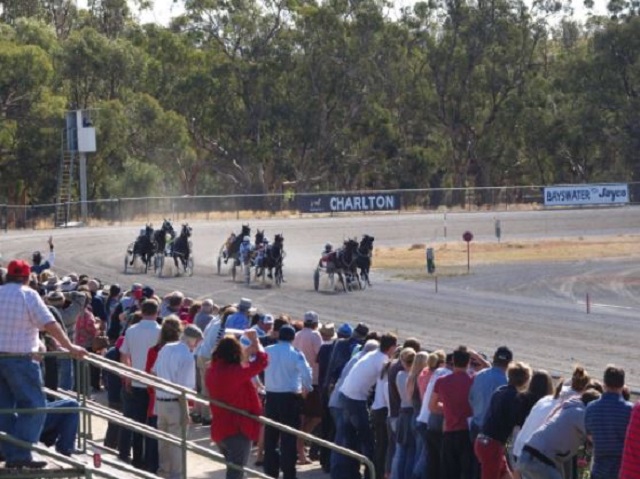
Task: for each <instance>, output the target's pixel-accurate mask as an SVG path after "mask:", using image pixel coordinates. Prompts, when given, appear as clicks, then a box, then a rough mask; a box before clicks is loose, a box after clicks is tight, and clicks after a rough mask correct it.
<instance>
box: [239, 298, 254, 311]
mask: <svg viewBox="0 0 640 479" xmlns="http://www.w3.org/2000/svg"><path fill="white" fill-rule="evenodd" d="M251 304H252V303H251V300H250V299H249V298H240V302H239V303H238V310H239V311H249V310H250V309H251Z"/></svg>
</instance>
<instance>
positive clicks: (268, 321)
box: [260, 314, 274, 324]
mask: <svg viewBox="0 0 640 479" xmlns="http://www.w3.org/2000/svg"><path fill="white" fill-rule="evenodd" d="M260 321H261V322H262V324H273V323H274V319H273V316H272V315H270V314H265V315H264V316H262V317H261V318H260Z"/></svg>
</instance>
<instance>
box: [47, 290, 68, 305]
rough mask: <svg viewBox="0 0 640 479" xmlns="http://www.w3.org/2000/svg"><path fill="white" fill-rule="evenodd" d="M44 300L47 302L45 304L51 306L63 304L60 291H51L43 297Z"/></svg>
mask: <svg viewBox="0 0 640 479" xmlns="http://www.w3.org/2000/svg"><path fill="white" fill-rule="evenodd" d="M45 298H46V300H47V303H49V304H51V305H54V304H61V303H64V294H62V293H61V292H60V291H51V292H49V293H47V296H45Z"/></svg>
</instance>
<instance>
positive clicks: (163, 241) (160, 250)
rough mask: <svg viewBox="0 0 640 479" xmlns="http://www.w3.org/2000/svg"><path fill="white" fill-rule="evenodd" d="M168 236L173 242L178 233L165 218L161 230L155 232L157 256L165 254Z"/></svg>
mask: <svg viewBox="0 0 640 479" xmlns="http://www.w3.org/2000/svg"><path fill="white" fill-rule="evenodd" d="M167 236H169V238H170V239H171V240H173V239H174V238H175V237H176V232H175V230H174V229H173V225H172V224H171V221H170V220H168V219H166V218H165V219H164V221H163V222H162V226H161V227H160V229H159V230H155V231H154V232H153V241H154V242H155V244H156V253H157V254H161V255H164V254H165V249H166V247H167Z"/></svg>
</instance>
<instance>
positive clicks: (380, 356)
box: [340, 349, 389, 401]
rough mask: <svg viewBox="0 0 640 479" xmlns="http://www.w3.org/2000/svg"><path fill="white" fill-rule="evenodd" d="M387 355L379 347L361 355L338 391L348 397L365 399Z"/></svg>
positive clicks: (387, 358) (359, 399)
mask: <svg viewBox="0 0 640 479" xmlns="http://www.w3.org/2000/svg"><path fill="white" fill-rule="evenodd" d="M388 361H389V357H388V356H387V355H386V354H384V353H383V352H382V351H380V350H379V349H376V350H375V351H371V352H370V353H367V354H365V355H364V356H362V357H361V358H360V359H359V360H358V362H357V363H356V364H354V366H353V368H352V369H351V371H349V374H348V375H347V377H346V378H345V380H344V383H342V386H341V387H340V392H341V393H342V394H344V395H345V396H346V397H348V398H349V399H353V400H355V401H366V400H367V398H368V397H369V392H370V391H371V388H372V387H373V386H374V385H375V384H376V381H377V380H378V378H379V377H380V373H381V372H382V368H383V367H384V365H385V364H386V363H387V362H388Z"/></svg>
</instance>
